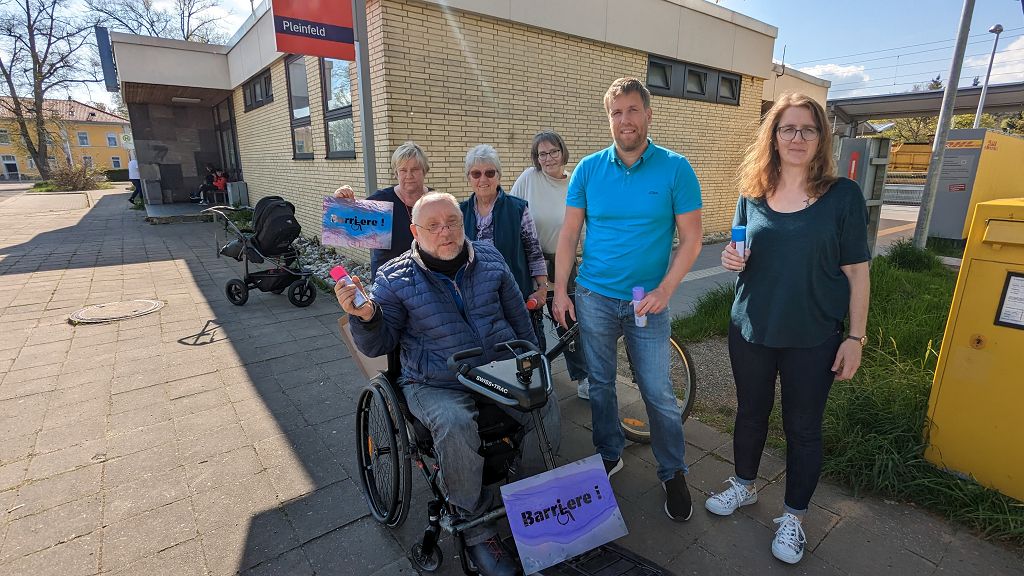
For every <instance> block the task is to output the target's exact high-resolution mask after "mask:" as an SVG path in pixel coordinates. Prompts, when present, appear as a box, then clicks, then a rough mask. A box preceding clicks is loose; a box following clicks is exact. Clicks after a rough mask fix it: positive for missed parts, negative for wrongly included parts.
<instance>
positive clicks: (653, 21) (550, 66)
mask: <svg viewBox="0 0 1024 576" xmlns="http://www.w3.org/2000/svg"><path fill="white" fill-rule="evenodd" d="M267 4H268V3H264V4H263V5H262V6H261V7H260V8H257V9H256V11H255V12H254V13H253V15H252V16H251V17H250V18H249V19H248V20H247V21H246V22H245V24H244V25H243V26H242V27H241V29H240V30H239V31H238V32H237V33H236V34H235V35H234V37H233V38H232V39H231V40H230V41H229V43H228V44H227V45H223V46H221V45H205V44H195V43H189V42H182V41H176V40H166V39H157V38H150V37H144V36H134V35H127V34H119V33H113V34H111V39H112V44H113V46H114V53H115V58H116V62H117V67H118V77H119V80H120V83H121V90H122V93H123V97H124V100H125V102H126V103H127V106H128V110H129V115H130V117H131V121H132V132H133V136H134V139H135V146H136V149H137V154H138V158H139V164H140V169H141V171H142V178H143V180H144V182H145V188H146V197H147V200H148V201H150V202H154V203H160V202H177V201H184V200H186V199H187V196H188V192H189V191H190V190H192V189H194V188H197V187H198V185H199V184H200V183H201V180H202V177H203V165H204V164H205V163H206V162H210V163H213V164H215V165H218V166H223V167H225V168H227V169H228V170H229V173H230V175H231V177H232V179H233V180H240V181H244V182H245V183H246V186H247V189H248V193H249V198H250V201H251V202H252V203H255V202H256V201H257V200H258V199H259V198H261V197H263V196H267V195H280V196H284V197H285V198H287V199H288V200H290V201H291V202H293V203H294V204H295V205H296V208H297V213H298V218H299V221H300V223H301V224H302V227H303V232H304V233H305V234H307V235H318V234H319V233H320V230H321V227H320V219H321V205H322V198H323V196H325V195H328V194H330V193H331V192H332V191H333V190H334V189H335V188H337V187H338V186H339V185H341V184H349V185H351V186H352V187H353V188H355V189H356V190H362V188H363V162H362V157H361V156H362V153H361V149H362V143H361V138H360V130H359V117H360V111H359V104H358V97H357V88H358V84H357V82H356V67H355V63H350V62H345V61H337V60H330V59H323V58H316V57H312V56H296V55H289V54H282V53H280V52H277V51H276V48H275V43H274V24H273V17H272V14H271V13H270V12H269V10H268V9H267ZM367 29H368V32H369V34H368V37H369V41H368V43H367V44H368V49H369V65H370V71H371V72H370V85H371V95H372V99H373V121H374V128H375V130H374V134H375V151H376V172H377V174H376V176H377V180H378V186H380V187H384V186H388V185H390V184H393V183H394V182H393V175H392V174H391V170H390V162H389V160H390V156H391V152H392V151H393V150H394V149H395V148H396V147H397V146H398V145H400V144H401V143H402V142H404V141H406V140H414V141H416V142H417V143H419V144H420V145H421V146H423V148H424V149H425V150H426V152H427V154H428V155H429V157H430V162H431V170H430V173H429V174H428V175H427V184H428V185H430V186H432V187H434V188H436V189H438V190H441V191H446V192H451V193H453V194H455V195H456V196H457V197H466V196H468V195H469V186H468V184H467V183H466V180H465V177H464V175H463V158H464V156H465V153H466V151H467V150H468V149H469V148H470V147H472V146H474V145H476V144H481V143H486V144H491V145H493V146H494V147H495V148H496V149H497V150H498V152H499V154H500V155H501V160H502V163H503V169H504V173H503V174H502V184H503V185H504V186H505V187H506V189H508V188H510V187H511V185H512V183H513V182H514V181H515V179H516V177H517V176H518V175H519V173H520V172H521V171H522V170H523V169H525V168H526V167H527V166H529V165H530V163H531V161H530V156H529V148H530V143H531V140H532V136H533V134H534V133H535V132H537V131H538V130H541V129H554V130H556V131H558V132H559V133H561V134H562V135H563V137H565V139H566V142H567V145H568V146H569V148H570V153H571V159H570V165H569V168H570V169H571V168H572V166H573V165H574V164H575V162H576V161H578V160H579V159H580V158H581V157H582V156H584V155H586V154H588V153H590V152H593V151H596V150H599V149H601V148H604V147H606V146H608V145H609V143H610V142H611V138H610V135H609V133H608V124H607V119H606V116H605V114H604V110H603V107H602V100H601V99H602V96H603V94H604V92H605V90H606V89H607V87H608V85H609V84H610V83H611V81H612V80H614V79H615V78H618V77H621V76H636V77H638V78H641V79H645V80H646V82H647V84H648V86H649V87H650V88H651V91H652V93H653V94H654V95H655V96H654V100H653V103H652V107H653V109H654V119H653V124H652V127H651V137H652V138H653V139H654V141H655V142H657V143H658V144H661V145H663V146H667V147H669V148H671V149H674V150H676V151H679V152H681V153H683V154H685V155H686V156H687V157H688V158H689V159H690V161H691V163H692V164H693V166H694V168H695V170H696V172H697V176H698V177H699V178H700V182H701V186H702V189H703V196H704V227H705V232H716V231H724V230H726V229H727V228H728V227H729V223H730V221H731V218H732V212H733V209H734V207H735V203H736V192H735V189H734V185H733V180H734V177H735V170H736V167H737V166H738V164H739V162H740V159H741V157H742V154H743V151H744V149H745V148H746V146H747V145H748V144H749V143H750V141H751V139H752V137H753V135H754V133H755V130H756V128H757V125H758V122H759V120H760V115H761V111H762V106H764V105H765V104H767V103H770V101H771V100H772V98H773V97H774V95H777V94H780V93H781V92H782V91H784V90H793V89H797V90H801V91H804V92H807V93H808V94H810V95H812V96H813V97H815V98H816V99H818V100H819V101H821V102H822V103H823V104H824V102H825V98H826V92H827V90H828V82H827V81H824V80H819V79H817V78H813V77H810V76H807V75H806V74H802V73H799V72H796V71H793V70H787V69H785V68H782V67H780V66H778V65H775V64H773V62H772V51H773V48H774V41H775V37H776V35H777V29H776V28H775V27H773V26H770V25H768V24H765V23H763V22H760V21H757V20H754V19H752V18H749V17H747V16H744V15H742V14H739V13H736V12H733V11H730V10H727V9H725V8H722V7H720V6H718V5H716V4H713V3H709V2H705V1H703V0H607V1H600V2H597V1H593V0H368V1H367ZM624 201H627V200H626V199H624ZM349 255H350V256H353V257H356V258H360V259H364V260H365V259H366V258H367V254H366V252H365V251H361V250H352V251H351V252H350V253H349Z"/></svg>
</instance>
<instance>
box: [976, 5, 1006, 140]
mask: <svg viewBox="0 0 1024 576" xmlns="http://www.w3.org/2000/svg"><path fill="white" fill-rule="evenodd" d="M988 31H989V32H992V33H993V34H995V35H996V39H995V41H994V42H992V55H991V56H989V58H988V72H985V83H984V84H982V85H981V97H979V98H978V112H977V113H975V114H974V127H975V128H978V127H979V126H980V125H981V111H982V110H984V108H985V96H986V95H987V94H988V79H989V77H990V76H992V62H994V61H995V59H996V46H998V45H999V34H1000V33H1001V32H1002V31H1003V25H1002V24H996V25H995V26H993V27H991V28H989V29H988Z"/></svg>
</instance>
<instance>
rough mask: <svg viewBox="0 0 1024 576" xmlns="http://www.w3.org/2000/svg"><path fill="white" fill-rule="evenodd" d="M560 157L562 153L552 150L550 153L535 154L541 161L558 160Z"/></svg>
mask: <svg viewBox="0 0 1024 576" xmlns="http://www.w3.org/2000/svg"><path fill="white" fill-rule="evenodd" d="M561 155H562V151H561V150H552V151H550V152H538V153H537V158H540V159H541V160H544V159H547V158H558V157H559V156H561Z"/></svg>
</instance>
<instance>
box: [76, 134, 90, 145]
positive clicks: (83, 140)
mask: <svg viewBox="0 0 1024 576" xmlns="http://www.w3.org/2000/svg"><path fill="white" fill-rule="evenodd" d="M78 145H79V146H88V145H89V133H88V132H79V133H78Z"/></svg>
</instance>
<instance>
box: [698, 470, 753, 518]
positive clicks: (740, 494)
mask: <svg viewBox="0 0 1024 576" xmlns="http://www.w3.org/2000/svg"><path fill="white" fill-rule="evenodd" d="M726 482H728V483H729V484H732V486H731V487H729V489H727V490H726V491H725V492H719V493H718V494H714V495H712V496H711V498H708V499H707V500H705V501H704V507H705V508H707V509H708V512H711V513H712V514H718V515H719V516H728V515H730V514H732V513H733V512H735V511H736V509H737V508H739V507H741V506H746V505H748V504H753V503H754V502H757V492H754V491H753V490H748V489H747V487H746V486H744V485H743V484H740V483H739V482H737V481H736V479H735V478H733V477H732V476H730V477H729V479H728V480H726ZM751 488H753V486H751Z"/></svg>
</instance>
